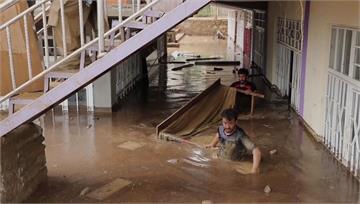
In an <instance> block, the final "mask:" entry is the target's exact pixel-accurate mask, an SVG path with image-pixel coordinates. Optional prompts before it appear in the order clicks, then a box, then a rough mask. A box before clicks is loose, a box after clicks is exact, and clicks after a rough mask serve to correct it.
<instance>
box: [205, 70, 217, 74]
mask: <svg viewBox="0 0 360 204" xmlns="http://www.w3.org/2000/svg"><path fill="white" fill-rule="evenodd" d="M206 74H215V72H212V71H207V72H206Z"/></svg>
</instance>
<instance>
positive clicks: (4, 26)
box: [0, 0, 160, 103]
mask: <svg viewBox="0 0 360 204" xmlns="http://www.w3.org/2000/svg"><path fill="white" fill-rule="evenodd" d="M49 1H50V0H42V1H40V2H38V3H36V4H35V5H33V6H31V7H30V8H28V9H26V10H25V11H23V12H21V13H20V14H18V15H17V16H16V17H14V18H12V19H11V20H9V21H7V22H6V23H4V24H2V25H0V31H2V30H6V34H7V36H6V37H7V44H8V48H9V61H10V73H11V82H12V89H13V90H12V91H11V92H9V93H7V94H6V95H5V96H3V97H1V99H0V103H2V102H4V101H6V100H8V99H9V98H10V97H12V96H14V95H15V94H18V93H19V92H20V91H22V90H24V89H25V88H26V87H28V86H30V85H31V84H32V83H33V82H35V81H36V80H39V79H41V78H42V77H44V76H45V75H46V74H48V73H49V72H52V71H54V70H55V69H56V68H57V67H58V66H59V65H62V64H64V63H65V62H66V61H68V60H69V59H71V58H73V57H76V56H77V55H80V54H82V53H84V52H85V51H86V50H87V49H88V48H90V47H92V46H96V45H97V46H98V53H99V54H101V53H103V52H104V51H105V49H104V46H105V45H104V41H105V39H106V38H108V37H109V36H110V35H115V33H116V32H117V31H120V32H119V33H121V31H122V30H124V28H125V27H126V24H128V23H129V22H131V21H134V20H140V19H141V16H142V14H143V13H144V12H145V11H146V10H148V9H150V8H151V7H153V6H154V5H155V4H157V3H158V2H159V1H160V0H154V1H152V2H150V3H149V4H147V5H146V6H145V7H143V8H141V9H140V1H139V0H137V2H138V6H137V12H136V13H134V14H133V15H131V16H130V17H128V18H127V19H125V20H124V21H122V20H120V21H119V24H117V25H116V26H114V27H113V28H111V29H110V30H109V31H107V32H104V21H103V19H104V12H103V10H104V6H103V5H104V1H103V0H97V4H98V5H97V6H98V9H97V10H98V12H97V15H98V16H97V21H98V36H97V37H96V38H95V39H93V40H91V41H90V42H88V43H86V44H85V39H84V37H85V35H84V30H83V26H79V27H80V44H81V46H80V48H78V49H76V50H75V51H73V52H71V53H67V49H66V46H67V45H66V32H65V8H64V4H63V0H59V1H60V17H61V18H60V22H61V27H62V41H63V58H62V59H60V60H58V61H56V62H55V63H54V64H52V65H50V63H49V45H48V40H49V36H48V24H47V18H46V13H47V7H46V5H45V4H46V3H47V2H49ZM78 3H79V23H80V25H83V23H84V21H83V20H84V19H83V10H82V9H83V5H82V0H78ZM39 7H41V10H42V12H41V17H42V24H43V28H42V29H41V30H39V33H43V37H44V39H43V41H44V47H45V53H44V54H45V56H44V62H45V67H44V69H43V71H42V72H40V73H38V74H37V75H35V76H34V73H33V69H32V65H31V52H30V50H29V47H30V43H29V38H28V34H27V32H26V31H28V27H29V26H28V23H27V15H30V14H31V13H32V12H33V11H34V10H35V9H37V8H39ZM133 7H134V6H133ZM118 11H119V19H122V14H121V0H119V10H118ZM39 15H40V14H38V15H37V18H40V17H39ZM21 19H24V29H25V44H26V51H27V65H28V69H27V70H28V77H29V80H28V81H26V82H25V83H23V84H21V85H20V86H17V84H16V78H15V77H16V76H15V72H14V59H13V53H12V37H11V35H10V26H11V25H12V24H13V23H15V22H18V21H20V20H21ZM115 37H119V35H115ZM122 40H125V39H122Z"/></svg>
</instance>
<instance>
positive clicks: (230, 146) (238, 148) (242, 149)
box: [218, 125, 255, 160]
mask: <svg viewBox="0 0 360 204" xmlns="http://www.w3.org/2000/svg"><path fill="white" fill-rule="evenodd" d="M218 133H219V141H220V148H219V152H218V156H219V157H220V158H223V159H230V160H240V159H241V158H242V157H243V156H244V155H246V154H251V153H252V150H253V149H254V148H255V144H254V143H253V142H252V141H251V140H250V139H249V138H248V136H247V135H246V133H245V132H244V130H243V129H241V128H239V127H237V129H236V131H235V132H233V133H232V134H231V135H226V134H225V131H224V127H223V126H222V125H221V126H220V127H219V129H218Z"/></svg>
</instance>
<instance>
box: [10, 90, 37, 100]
mask: <svg viewBox="0 0 360 204" xmlns="http://www.w3.org/2000/svg"><path fill="white" fill-rule="evenodd" d="M43 94H44V92H42V91H38V92H22V93H20V94H18V95H16V96H14V97H11V100H12V101H14V100H34V99H36V98H38V97H40V96H41V95H43Z"/></svg>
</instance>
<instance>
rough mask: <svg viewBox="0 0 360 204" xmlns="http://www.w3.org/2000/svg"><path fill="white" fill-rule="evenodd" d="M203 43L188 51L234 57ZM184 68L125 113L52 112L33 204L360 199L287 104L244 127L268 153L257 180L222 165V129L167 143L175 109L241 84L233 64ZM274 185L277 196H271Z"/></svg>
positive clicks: (167, 74) (154, 83)
mask: <svg viewBox="0 0 360 204" xmlns="http://www.w3.org/2000/svg"><path fill="white" fill-rule="evenodd" d="M196 39H197V44H196V46H193V45H191V42H192V41H191V39H187V38H184V41H183V43H182V44H181V46H180V50H181V49H185V48H186V50H184V51H186V52H195V53H196V54H201V55H204V56H210V55H219V54H223V55H226V49H225V50H223V51H221V50H220V51H219V49H222V47H225V48H226V41H216V40H213V38H212V37H201V38H196ZM199 39H203V40H204V39H205V40H204V42H203V41H200V42H199ZM189 43H190V44H189ZM218 45H221V46H218ZM191 47H196V50H194V49H193V50H192V49H191ZM200 48H201V49H200ZM201 51H203V53H202V52H201ZM169 54H170V53H169ZM174 66H176V65H169V66H168V67H166V66H160V67H159V68H158V69H157V71H156V72H155V73H154V74H153V77H151V78H150V82H149V85H146V84H143V85H142V86H139V87H137V88H136V89H135V90H134V92H133V93H132V94H131V95H130V96H129V97H128V99H127V100H126V101H124V102H123V103H122V104H121V105H120V106H119V108H118V110H117V111H116V112H113V113H95V114H93V113H86V112H81V111H80V112H76V111H70V113H69V114H63V113H61V112H57V111H55V112H54V113H53V112H48V113H47V114H46V116H45V118H44V121H45V126H44V135H45V143H46V158H47V167H48V177H49V178H48V181H47V182H46V183H45V184H43V185H42V186H41V187H40V189H39V190H38V191H36V192H35V193H34V194H33V195H32V196H31V197H30V198H29V199H28V200H27V202H46V203H48V202H177V203H180V202H201V201H204V200H211V201H213V202H316V203H317V202H352V203H358V202H359V183H358V181H357V180H356V179H354V178H353V177H352V176H351V175H349V174H348V172H347V171H346V169H344V168H343V167H342V166H341V165H339V163H338V162H337V161H335V160H334V159H333V157H332V156H331V155H330V154H329V153H328V151H326V149H325V148H324V147H323V146H322V145H321V144H320V143H318V142H316V141H315V140H314V139H313V138H312V136H311V135H309V134H308V133H307V132H306V130H305V128H304V127H303V126H302V125H301V123H300V121H299V119H298V118H297V116H296V114H294V113H293V112H291V111H289V110H288V108H287V105H286V104H284V103H282V102H267V103H262V104H260V105H259V107H257V108H256V113H255V117H254V118H253V119H249V118H247V117H240V118H241V119H240V120H239V121H238V124H239V126H240V127H242V128H243V129H244V130H245V131H246V133H247V134H248V135H249V137H250V138H251V139H252V140H253V141H254V142H255V143H256V144H257V146H258V147H259V148H260V149H261V151H262V157H263V158H262V162H261V166H260V173H259V174H256V175H243V174H240V173H239V172H237V171H236V169H235V167H236V165H237V164H238V163H237V162H231V161H224V160H220V159H216V158H215V157H214V153H215V151H216V150H209V149H204V148H202V147H201V146H202V145H205V144H207V143H210V141H211V139H212V137H213V136H214V135H215V133H216V127H213V128H211V129H209V130H207V131H204V132H203V133H201V134H200V135H198V136H196V137H194V138H192V140H191V142H194V143H197V144H199V146H195V145H191V144H186V143H175V142H167V141H161V140H158V139H157V137H156V135H155V127H156V125H157V124H159V123H160V122H161V121H163V120H164V119H165V118H166V117H168V116H169V115H170V114H171V113H173V112H174V111H176V110H177V109H178V108H180V107H181V106H182V105H184V103H186V102H187V101H189V100H190V99H191V98H193V97H194V96H195V95H196V94H198V93H200V92H201V91H202V90H204V89H205V88H206V87H207V86H209V85H210V84H211V83H212V82H214V81H215V80H216V79H217V78H219V77H220V78H221V79H222V82H223V84H225V85H229V84H230V83H231V82H233V81H234V80H236V76H234V75H233V73H232V69H233V67H223V69H224V70H222V71H213V67H211V66H194V67H189V68H184V69H183V70H181V71H171V68H172V67H174ZM274 149H275V150H277V152H276V153H275V154H270V153H269V152H270V151H271V150H274ZM250 162H251V160H250ZM118 178H121V179H124V180H127V181H130V182H131V183H130V184H129V185H126V186H125V187H123V188H120V189H117V190H116V191H115V192H113V193H111V194H108V195H107V196H104V197H103V198H102V199H100V200H99V199H94V198H91V197H89V196H87V194H89V193H87V191H88V192H93V191H96V190H97V189H99V188H100V187H102V186H104V185H106V184H109V183H111V182H112V181H114V180H115V179H118ZM266 185H268V186H269V187H270V188H271V192H270V193H264V188H265V186H266ZM84 189H86V190H84ZM81 192H83V193H81ZM80 194H81V195H80Z"/></svg>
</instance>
